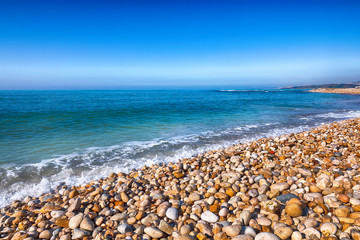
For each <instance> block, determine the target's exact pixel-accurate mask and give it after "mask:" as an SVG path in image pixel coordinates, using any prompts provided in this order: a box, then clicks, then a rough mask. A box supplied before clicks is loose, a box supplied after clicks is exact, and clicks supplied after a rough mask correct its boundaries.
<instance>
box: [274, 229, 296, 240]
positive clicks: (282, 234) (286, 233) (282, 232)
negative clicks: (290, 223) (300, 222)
mask: <svg viewBox="0 0 360 240" xmlns="http://www.w3.org/2000/svg"><path fill="white" fill-rule="evenodd" d="M274 233H275V234H276V235H277V236H278V237H279V238H281V239H282V240H285V239H287V238H289V237H290V236H291V235H292V233H293V230H292V229H291V227H286V226H284V227H278V228H276V229H275V230H274Z"/></svg>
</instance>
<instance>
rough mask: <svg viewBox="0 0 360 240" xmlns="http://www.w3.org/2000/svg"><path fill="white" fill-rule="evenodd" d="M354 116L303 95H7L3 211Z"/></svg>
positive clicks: (344, 106)
mask: <svg viewBox="0 0 360 240" xmlns="http://www.w3.org/2000/svg"><path fill="white" fill-rule="evenodd" d="M354 117H360V96H357V95H338V94H321V93H309V92H306V91H301V90H252V91H245V90H241V91H224V90H221V89H219V90H159V91H155V90H132V91H130V90H129V91H126V90H121V91H0V153H1V155H0V202H1V204H2V205H5V204H7V203H9V202H10V201H12V200H14V199H19V198H22V197H24V196H25V195H39V194H41V193H43V192H48V191H51V189H53V188H54V187H56V186H57V185H58V184H59V183H62V182H64V183H66V184H81V183H84V182H86V181H89V180H91V179H97V178H100V177H104V176H107V175H108V174H109V173H111V172H119V171H124V172H126V171H128V170H129V169H132V168H136V167H139V166H142V165H144V164H152V163H158V162H169V161H175V160H178V159H180V158H185V157H190V156H192V155H194V154H197V153H200V152H203V151H206V150H207V149H218V148H221V147H226V146H229V145H232V144H234V143H236V142H245V141H249V140H253V139H258V138H261V137H267V136H275V135H282V134H285V133H290V132H299V131H303V130H307V129H309V128H311V127H313V126H317V125H320V124H322V123H328V122H332V121H335V120H342V119H347V118H354Z"/></svg>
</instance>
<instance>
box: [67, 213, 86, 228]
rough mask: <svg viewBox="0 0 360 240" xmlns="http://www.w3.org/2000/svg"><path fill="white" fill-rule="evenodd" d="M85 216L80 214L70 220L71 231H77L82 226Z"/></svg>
mask: <svg viewBox="0 0 360 240" xmlns="http://www.w3.org/2000/svg"><path fill="white" fill-rule="evenodd" d="M83 216H84V214H83V213H78V214H77V215H75V216H73V217H72V218H70V221H69V228H71V229H75V228H77V227H78V226H80V223H81V221H82V219H83Z"/></svg>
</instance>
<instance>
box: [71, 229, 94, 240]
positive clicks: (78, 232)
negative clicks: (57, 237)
mask: <svg viewBox="0 0 360 240" xmlns="http://www.w3.org/2000/svg"><path fill="white" fill-rule="evenodd" d="M89 235H90V233H89V232H88V231H85V230H82V229H78V228H75V229H74V230H73V234H72V237H71V239H83V238H84V237H85V236H89Z"/></svg>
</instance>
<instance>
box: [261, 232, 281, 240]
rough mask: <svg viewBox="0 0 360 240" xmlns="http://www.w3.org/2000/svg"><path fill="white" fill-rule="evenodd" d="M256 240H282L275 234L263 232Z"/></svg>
mask: <svg viewBox="0 0 360 240" xmlns="http://www.w3.org/2000/svg"><path fill="white" fill-rule="evenodd" d="M255 240H280V238H279V237H278V236H276V235H275V234H273V233H268V232H262V233H259V234H257V235H256V237H255Z"/></svg>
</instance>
